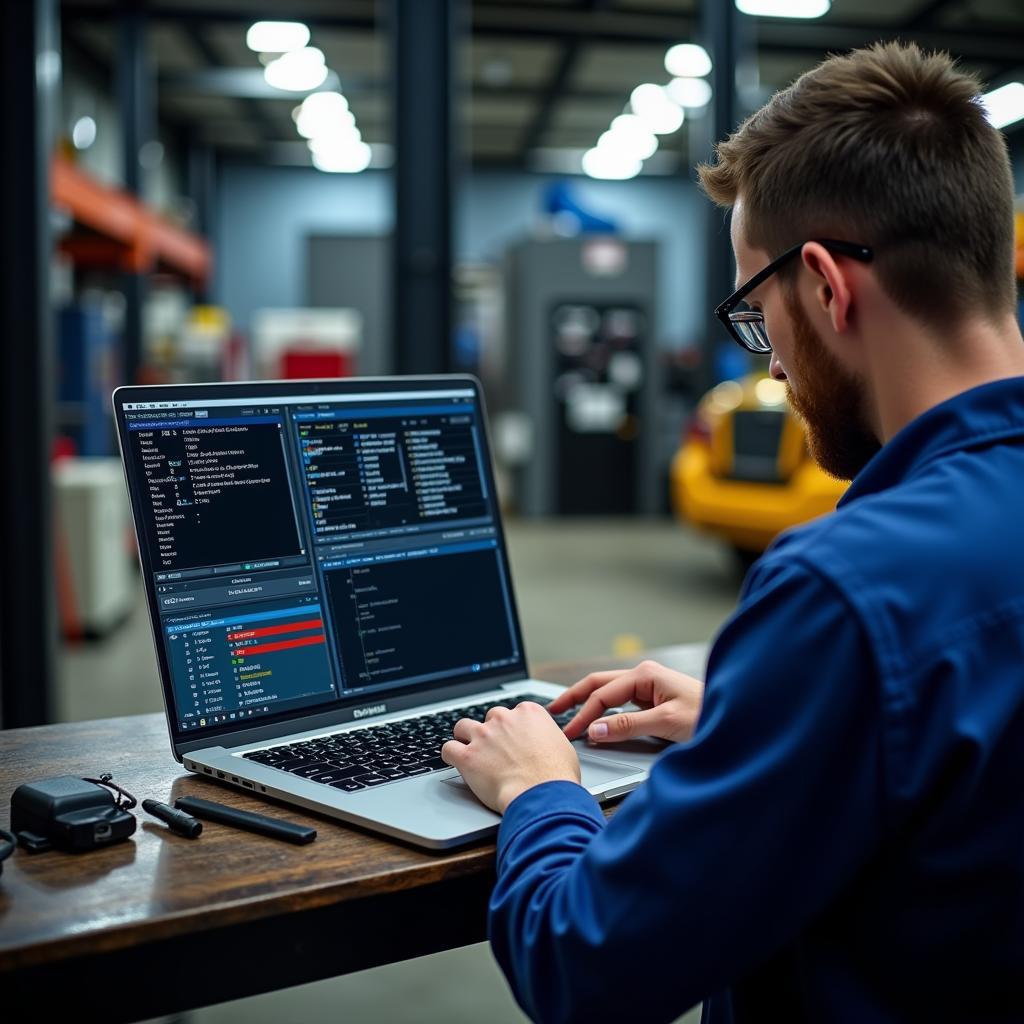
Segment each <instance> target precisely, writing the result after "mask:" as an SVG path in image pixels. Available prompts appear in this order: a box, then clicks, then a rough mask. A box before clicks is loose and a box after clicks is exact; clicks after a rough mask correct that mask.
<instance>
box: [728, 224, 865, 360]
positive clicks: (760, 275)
mask: <svg viewBox="0 0 1024 1024" xmlns="http://www.w3.org/2000/svg"><path fill="white" fill-rule="evenodd" d="M808 241H810V242H817V243H818V245H821V246H824V247H825V248H826V249H827V250H828V251H829V252H835V253H838V254H839V255H841V256H849V257H851V258H852V259H855V260H859V261H860V262H861V263H870V262H871V261H872V260H873V259H874V258H875V254H874V252H873V251H872V250H871V249H870V248H869V247H868V246H866V245H861V244H860V243H858V242H842V241H839V240H838V239H835V238H811V239H808ZM805 245H807V242H799V243H797V244H796V245H794V246H792V247H791V248H789V249H787V250H786V251H785V252H784V253H782V255H781V256H777V257H776V258H775V259H773V260H772V261H771V263H769V264H768V265H767V266H766V267H763V268H762V269H761V270H759V271H758V272H757V273H756V274H755V275H754V276H753V277H751V278H750V279H749V280H747V281H745V282H744V283H743V284H741V285H740V286H739V288H737V289H736V291H734V292H733V293H732V295H730V296H729V298H727V299H726V300H725V302H722V303H719V305H717V306H716V307H715V316H716V317H718V319H719V321H721V323H722V326H723V327H724V328H725V329H726V330H727V331H728V332H729V335H730V336H731V337H732V339H733V341H735V342H736V344H737V345H739V346H740V348H742V349H743V350H744V351H746V352H752V353H754V355H758V356H764V355H768V354H769V353H770V352H771V351H772V346H771V342H770V341H768V348H766V349H760V348H754V347H752V345H751V344H750V343H749V342H747V341H745V340H744V339H743V337H742V335H741V334H740V332H739V331H738V330H737V328H736V322H735V321H734V320H733V319H732V317H733V315H734V311H735V309H736V307H737V306H738V305H739V304H740V303H741V302H742V301H743V300H744V299H745V298H746V297H747V296H748V295H749V294H750V293H751V292H752V291H753V290H754V289H755V288H757V287H759V286H760V285H762V284H764V282H765V281H767V280H768V278H769V277H771V276H772V274H774V273H775V272H776V271H777V270H779V269H780V268H781V267H783V266H785V264H786V263H788V262H789V261H790V260H791V259H792V258H793V257H794V256H796V255H797V254H798V253H799V252H801V251H802V250H803V247H804V246H805ZM748 315H750V316H751V317H757V318H758V322H760V323H761V324H762V325H763V324H764V313H763V312H761V311H760V310H750V311H749V314H748ZM747 322H754V321H747ZM764 336H765V340H767V339H768V331H767V329H765V330H764Z"/></svg>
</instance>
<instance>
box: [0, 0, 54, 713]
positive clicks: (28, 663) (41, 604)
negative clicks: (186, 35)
mask: <svg viewBox="0 0 1024 1024" xmlns="http://www.w3.org/2000/svg"><path fill="white" fill-rule="evenodd" d="M58 45H59V44H58V32H57V3H56V0H24V2H21V3H7V4H0V53H2V55H3V56H2V61H0V81H2V82H3V109H4V112H5V118H6V121H7V129H6V130H7V133H8V138H9V139H11V140H17V143H16V149H17V152H16V153H13V154H11V158H10V159H7V160H4V161H2V162H0V210H2V212H0V222H2V223H3V225H4V230H3V231H2V232H0V238H2V239H3V241H2V243H0V244H2V245H3V248H4V250H5V251H6V253H7V255H6V257H4V259H3V260H2V261H0V262H2V265H3V267H4V272H3V274H0V318H2V338H3V341H2V343H0V481H2V483H0V725H2V726H3V727H4V728H12V727H14V726H25V725H38V724H41V723H44V722H47V721H50V720H51V719H52V717H53V704H52V701H53V690H54V675H55V651H56V614H55V602H54V596H53V595H54V569H53V514H52V500H51V489H50V447H51V443H52V438H53V411H54V396H55V394H56V388H57V378H56V373H55V367H54V356H53V335H54V330H53V324H54V315H53V310H52V309H51V305H50V261H51V258H52V243H51V238H50V172H49V167H50V154H51V151H52V148H53V125H54V111H55V109H56V102H57V94H58V90H59V87H60V51H59V49H58ZM12 144H13V143H12Z"/></svg>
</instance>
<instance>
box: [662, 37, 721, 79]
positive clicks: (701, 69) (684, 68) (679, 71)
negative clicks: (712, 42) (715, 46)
mask: <svg viewBox="0 0 1024 1024" xmlns="http://www.w3.org/2000/svg"><path fill="white" fill-rule="evenodd" d="M665 70H666V71H667V72H668V73H669V74H670V75H675V76H676V77H677V78H703V77H704V76H705V75H710V74H711V58H710V57H709V56H708V51H707V50H705V49H704V47H703V46H697V45H696V43H677V44H676V45H675V46H672V47H670V48H669V49H668V51H667V52H666V54H665Z"/></svg>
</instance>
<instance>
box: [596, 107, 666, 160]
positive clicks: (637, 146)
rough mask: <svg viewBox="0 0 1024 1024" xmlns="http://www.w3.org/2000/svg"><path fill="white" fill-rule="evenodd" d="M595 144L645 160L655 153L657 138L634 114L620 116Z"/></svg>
mask: <svg viewBox="0 0 1024 1024" xmlns="http://www.w3.org/2000/svg"><path fill="white" fill-rule="evenodd" d="M597 144H598V146H599V147H600V146H604V147H607V148H615V149H621V150H623V151H625V152H627V153H630V154H631V155H633V156H635V157H636V158H637V159H639V160H646V159H648V157H652V156H654V154H655V152H657V149H658V138H657V136H656V135H655V134H654V133H653V132H652V131H650V130H649V129H648V128H646V127H645V126H644V123H643V121H641V120H640V118H638V117H636V116H635V115H634V114H620V115H619V116H618V117H617V118H615V120H614V121H612V126H611V128H609V129H608V131H606V132H605V133H604V134H603V135H602V136H601V138H600V139H598V140H597Z"/></svg>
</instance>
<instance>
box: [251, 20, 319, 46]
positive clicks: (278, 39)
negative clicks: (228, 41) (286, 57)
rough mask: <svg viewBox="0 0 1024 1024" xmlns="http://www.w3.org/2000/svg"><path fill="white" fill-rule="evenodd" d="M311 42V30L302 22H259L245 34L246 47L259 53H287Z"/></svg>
mask: <svg viewBox="0 0 1024 1024" xmlns="http://www.w3.org/2000/svg"><path fill="white" fill-rule="evenodd" d="M308 42H309V29H308V28H306V26H305V25H303V24H302V22H301V21H257V22H256V23H255V24H254V25H250V26H249V31H248V32H246V34H245V45H246V46H248V47H249V49H250V50H255V51H256V52H257V53H287V52H288V51H289V50H301V49H302V48H303V47H304V46H305V45H306V44H307V43H308Z"/></svg>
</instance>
